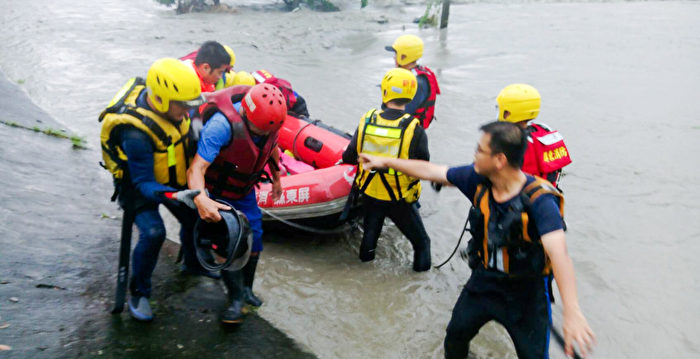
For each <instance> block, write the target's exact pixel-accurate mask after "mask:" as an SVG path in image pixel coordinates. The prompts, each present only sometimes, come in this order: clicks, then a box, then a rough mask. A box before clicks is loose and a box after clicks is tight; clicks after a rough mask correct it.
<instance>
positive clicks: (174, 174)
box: [99, 77, 194, 189]
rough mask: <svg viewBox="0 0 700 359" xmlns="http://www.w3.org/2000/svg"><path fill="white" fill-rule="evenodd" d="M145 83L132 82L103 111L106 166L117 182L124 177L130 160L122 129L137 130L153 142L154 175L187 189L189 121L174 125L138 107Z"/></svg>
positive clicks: (102, 134) (101, 138)
mask: <svg viewBox="0 0 700 359" xmlns="http://www.w3.org/2000/svg"><path fill="white" fill-rule="evenodd" d="M145 88H146V86H145V81H144V80H143V79H142V78H140V77H136V78H132V79H130V80H129V81H128V82H127V83H126V85H124V86H123V87H122V88H121V90H119V92H117V94H116V95H115V96H114V98H113V99H112V101H110V103H109V105H108V106H107V108H106V109H105V110H104V111H102V113H101V114H100V117H99V121H100V122H102V130H101V132H100V143H101V145H102V159H103V164H102V165H103V167H104V168H106V169H107V170H108V171H109V172H110V173H112V176H113V177H114V178H115V179H116V180H121V179H122V178H123V177H124V170H125V169H126V168H127V161H128V158H127V157H126V154H125V153H124V151H123V150H122V148H121V136H119V134H120V132H121V130H123V129H124V128H126V127H133V128H136V129H138V130H140V131H142V132H144V133H145V134H147V135H148V137H150V139H151V141H152V142H153V174H154V175H155V179H156V181H157V182H158V183H161V184H164V185H168V186H171V187H174V188H177V189H181V188H185V187H186V186H187V167H188V166H189V163H190V161H191V159H192V156H193V153H192V150H193V148H194V143H193V141H192V139H191V135H190V121H189V119H187V118H186V119H185V120H183V121H180V123H177V124H176V123H173V122H172V121H170V120H167V119H165V118H163V117H161V116H160V115H159V114H157V113H155V112H153V111H150V110H147V109H145V108H143V107H138V106H137V105H136V100H137V98H138V97H139V95H140V94H141V93H142V92H143V91H145Z"/></svg>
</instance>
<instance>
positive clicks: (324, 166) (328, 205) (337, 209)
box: [256, 116, 358, 228]
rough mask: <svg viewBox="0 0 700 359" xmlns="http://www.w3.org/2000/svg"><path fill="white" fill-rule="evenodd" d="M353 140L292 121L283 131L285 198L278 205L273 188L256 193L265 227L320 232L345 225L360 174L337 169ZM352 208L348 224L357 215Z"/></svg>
mask: <svg viewBox="0 0 700 359" xmlns="http://www.w3.org/2000/svg"><path fill="white" fill-rule="evenodd" d="M350 138H351V136H350V135H349V134H347V133H344V132H342V131H339V130H337V129H334V128H332V127H329V126H326V125H324V124H322V123H321V122H320V121H311V122H310V121H308V120H302V119H298V118H296V117H292V116H287V119H286V120H285V122H284V125H283V126H282V128H281V129H280V134H279V139H278V143H279V147H280V148H281V151H284V153H282V154H281V158H280V172H281V175H282V176H281V184H282V196H281V197H280V199H279V200H277V201H273V200H272V195H271V192H270V191H271V189H272V185H271V184H270V183H260V187H259V188H257V190H256V195H257V199H258V205H259V206H260V208H262V209H263V221H264V222H265V223H267V224H270V222H272V221H277V222H295V223H298V224H302V225H306V226H313V227H318V228H332V227H337V226H339V225H341V224H342V223H343V222H344V221H346V220H347V219H344V220H340V218H339V217H340V214H341V213H342V212H343V209H344V208H345V204H346V202H347V199H348V195H349V194H350V189H351V188H352V183H353V179H354V177H355V172H356V171H357V168H356V167H355V166H354V165H346V164H338V163H339V162H340V160H341V158H342V155H343V151H344V150H345V148H346V147H347V145H348V143H349V141H350ZM357 209H358V208H356V207H355V208H353V209H352V211H351V213H350V215H349V216H348V218H352V217H353V216H355V215H356V214H357Z"/></svg>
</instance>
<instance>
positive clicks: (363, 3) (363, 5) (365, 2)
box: [360, 0, 368, 8]
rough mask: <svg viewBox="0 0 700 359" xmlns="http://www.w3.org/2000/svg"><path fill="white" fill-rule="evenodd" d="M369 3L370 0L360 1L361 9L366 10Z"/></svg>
mask: <svg viewBox="0 0 700 359" xmlns="http://www.w3.org/2000/svg"><path fill="white" fill-rule="evenodd" d="M367 3H368V0H360V7H361V8H364V7H365V6H367Z"/></svg>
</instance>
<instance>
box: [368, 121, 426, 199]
mask: <svg viewBox="0 0 700 359" xmlns="http://www.w3.org/2000/svg"><path fill="white" fill-rule="evenodd" d="M416 126H420V121H419V120H418V119H417V118H415V117H413V116H411V115H410V114H405V115H403V116H402V117H401V118H398V119H396V120H387V119H385V118H383V117H382V114H381V112H379V113H377V110H375V109H372V110H370V111H369V112H367V113H366V114H365V116H363V117H362V120H361V121H360V125H359V127H358V130H357V152H358V153H366V154H370V155H375V156H383V157H391V158H403V159H408V150H409V148H410V147H411V140H413V135H414V131H415V129H416ZM358 170H359V174H358V176H357V179H356V184H357V186H358V187H359V188H360V191H361V192H362V193H364V194H365V195H367V196H370V197H372V198H376V199H378V200H382V201H394V202H395V201H400V200H404V201H406V202H408V203H412V202H415V201H417V200H418V198H419V197H420V191H421V185H420V181H419V180H418V179H417V178H414V177H410V176H407V175H405V174H403V173H401V172H398V171H395V170H394V169H393V168H389V169H386V170H376V171H366V170H365V169H364V168H363V167H362V164H361V163H360V164H359V165H358Z"/></svg>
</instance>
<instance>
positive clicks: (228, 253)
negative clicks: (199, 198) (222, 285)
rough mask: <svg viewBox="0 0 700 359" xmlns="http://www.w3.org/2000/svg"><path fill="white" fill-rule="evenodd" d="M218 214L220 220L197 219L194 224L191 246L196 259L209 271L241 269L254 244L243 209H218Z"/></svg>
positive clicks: (246, 261)
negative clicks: (193, 247)
mask: <svg viewBox="0 0 700 359" xmlns="http://www.w3.org/2000/svg"><path fill="white" fill-rule="evenodd" d="M222 203H224V202H222ZM224 204H226V205H228V204H227V203H224ZM219 214H220V215H221V220H220V221H219V222H206V221H204V220H202V219H201V218H199V219H197V223H195V226H194V245H195V251H196V254H197V260H198V261H199V263H200V264H201V265H202V267H203V268H204V269H206V270H208V271H210V272H215V271H219V270H222V269H231V270H240V269H241V268H243V267H244V266H245V265H246V263H248V258H249V257H250V250H251V248H252V246H253V231H252V230H251V229H250V223H248V218H247V217H246V216H245V214H243V212H240V211H238V210H236V209H231V210H229V211H223V210H220V211H219Z"/></svg>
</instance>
